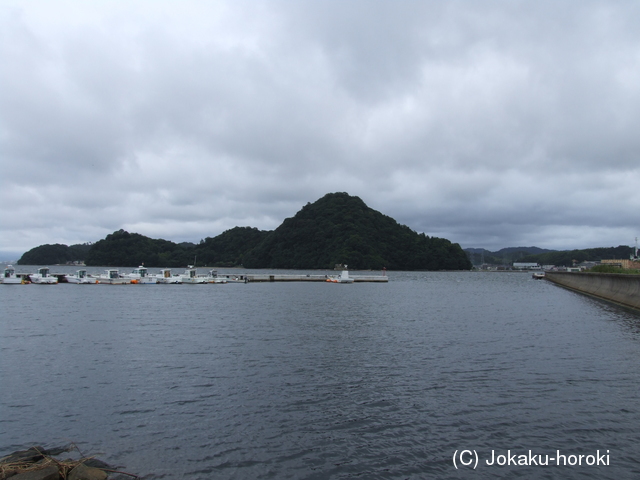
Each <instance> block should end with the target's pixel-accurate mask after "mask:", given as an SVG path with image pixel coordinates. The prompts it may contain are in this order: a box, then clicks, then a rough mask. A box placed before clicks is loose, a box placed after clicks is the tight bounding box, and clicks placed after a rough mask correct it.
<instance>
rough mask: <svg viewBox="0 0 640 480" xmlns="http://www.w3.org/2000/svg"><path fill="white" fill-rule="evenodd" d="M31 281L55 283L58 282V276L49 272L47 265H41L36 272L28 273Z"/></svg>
mask: <svg viewBox="0 0 640 480" xmlns="http://www.w3.org/2000/svg"><path fill="white" fill-rule="evenodd" d="M29 278H30V279H31V283H35V284H37V285H55V284H57V283H58V277H56V276H54V275H51V273H49V267H41V268H39V269H38V273H34V274H31V275H29Z"/></svg>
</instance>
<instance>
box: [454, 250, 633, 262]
mask: <svg viewBox="0 0 640 480" xmlns="http://www.w3.org/2000/svg"><path fill="white" fill-rule="evenodd" d="M633 250H634V249H633V248H631V247H629V246H627V245H620V246H618V247H602V248H587V249H583V250H548V249H544V248H538V247H509V248H503V249H501V250H498V251H497V252H491V251H489V250H486V249H484V248H465V249H464V251H465V252H466V254H467V255H468V256H469V260H470V261H471V263H472V264H473V265H481V264H483V263H486V264H492V265H509V264H511V263H513V262H530V263H538V264H540V265H558V266H560V265H563V266H571V265H572V264H574V263H580V262H584V261H600V260H604V259H614V258H616V259H627V258H629V255H630V254H631V253H633Z"/></svg>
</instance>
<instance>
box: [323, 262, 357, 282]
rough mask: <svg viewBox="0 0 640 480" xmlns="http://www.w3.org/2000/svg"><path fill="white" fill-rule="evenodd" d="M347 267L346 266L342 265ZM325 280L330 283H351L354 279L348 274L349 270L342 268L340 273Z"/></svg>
mask: <svg viewBox="0 0 640 480" xmlns="http://www.w3.org/2000/svg"><path fill="white" fill-rule="evenodd" d="M344 267H345V268H347V266H346V265H345V266H344ZM327 282H331V283H353V282H354V279H353V278H351V277H350V276H349V270H342V272H341V273H340V275H336V276H331V277H327Z"/></svg>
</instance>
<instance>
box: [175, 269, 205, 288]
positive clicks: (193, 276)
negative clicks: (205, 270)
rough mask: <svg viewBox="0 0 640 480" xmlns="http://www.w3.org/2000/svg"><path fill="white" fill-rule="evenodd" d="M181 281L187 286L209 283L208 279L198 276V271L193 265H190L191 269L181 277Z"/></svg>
mask: <svg viewBox="0 0 640 480" xmlns="http://www.w3.org/2000/svg"><path fill="white" fill-rule="evenodd" d="M180 279H181V280H182V283H187V284H197V283H207V280H206V277H204V276H200V275H198V270H197V269H196V268H194V267H193V265H189V268H187V269H186V270H185V271H184V273H183V274H182V275H180Z"/></svg>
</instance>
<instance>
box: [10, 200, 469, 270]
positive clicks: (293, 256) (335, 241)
mask: <svg viewBox="0 0 640 480" xmlns="http://www.w3.org/2000/svg"><path fill="white" fill-rule="evenodd" d="M46 247H48V246H46V245H42V246H40V247H36V248H34V249H32V250H30V251H29V252H27V253H26V254H25V255H23V256H22V258H21V259H20V260H19V261H18V264H22V265H25V264H55V263H66V262H67V261H72V260H83V261H84V263H85V264H86V265H89V266H122V267H129V266H138V265H141V264H144V265H145V266H147V267H182V266H185V265H187V264H197V265H200V266H212V267H234V266H244V267H246V268H291V269H329V268H333V267H334V265H335V264H346V265H349V267H350V268H351V269H362V270H366V269H372V270H380V269H382V268H387V269H389V270H468V269H470V268H471V262H470V261H469V259H468V258H467V255H466V254H465V253H464V251H463V250H462V248H461V247H460V245H458V244H456V243H451V242H450V241H449V240H447V239H443V238H437V237H430V236H428V235H425V234H424V233H417V232H415V231H413V230H411V229H410V228H409V227H407V226H406V225H401V224H399V223H398V222H396V221H395V220H394V219H393V218H391V217H388V216H386V215H383V214H382V213H380V212H378V211H376V210H373V209H372V208H369V207H368V206H367V205H366V204H365V203H364V202H363V201H362V200H361V199H360V198H359V197H355V196H351V195H349V194H347V193H330V194H327V195H325V196H324V197H322V198H321V199H319V200H317V201H316V202H314V203H307V205H305V206H304V207H303V208H302V209H301V210H300V211H299V212H298V213H297V214H296V215H295V216H294V217H292V218H287V219H285V220H284V222H283V223H282V224H281V225H280V226H279V227H278V228H276V229H275V230H273V231H263V230H258V229H257V228H252V227H235V228H232V229H230V230H227V231H225V232H223V233H222V234H220V235H218V236H216V237H207V238H206V239H204V240H201V241H200V243H199V244H192V243H181V244H177V243H174V242H171V241H169V240H163V239H152V238H149V237H146V236H144V235H141V234H138V233H129V232H127V231H125V230H118V231H116V232H114V233H112V234H109V235H107V236H106V238H104V239H102V240H99V241H97V242H95V243H94V244H93V245H89V246H88V247H89V248H87V250H86V251H77V250H73V251H71V250H70V249H71V248H72V247H67V246H66V245H60V246H58V247H57V250H56V251H58V250H59V251H60V252H61V253H60V254H59V255H55V256H54V255H47V254H48V253H49V252H53V250H52V249H49V248H46ZM65 248H66V249H67V250H65ZM62 253H64V255H62Z"/></svg>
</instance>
